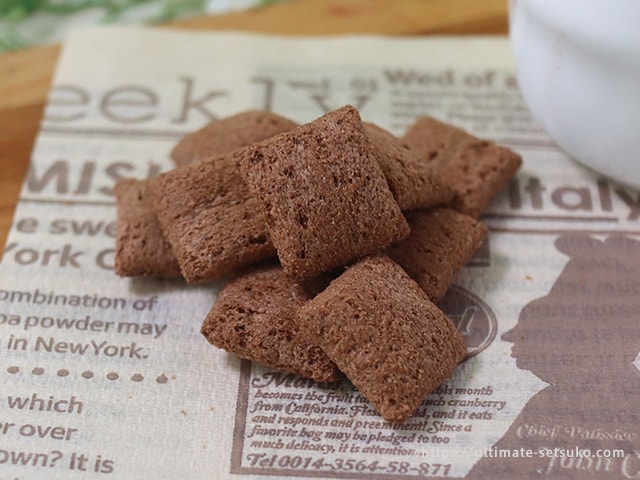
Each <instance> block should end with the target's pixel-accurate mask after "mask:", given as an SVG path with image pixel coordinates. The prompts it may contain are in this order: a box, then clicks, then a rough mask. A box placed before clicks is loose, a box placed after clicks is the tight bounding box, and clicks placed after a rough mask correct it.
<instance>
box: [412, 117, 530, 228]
mask: <svg viewBox="0 0 640 480" xmlns="http://www.w3.org/2000/svg"><path fill="white" fill-rule="evenodd" d="M403 140H404V142H405V143H406V144H407V145H408V146H409V148H410V149H411V150H412V151H413V152H414V155H415V156H416V158H417V159H418V160H419V161H422V162H424V163H426V164H428V165H431V166H433V167H434V168H436V169H437V170H438V171H439V172H440V174H441V175H442V176H443V177H444V179H445V181H446V182H447V183H448V184H449V185H450V186H451V187H452V188H453V190H454V192H455V197H454V200H453V204H452V206H453V208H455V209H456V210H458V211H459V212H461V213H466V214H468V215H471V216H472V217H478V216H480V213H481V212H482V211H483V210H484V209H485V208H486V207H487V206H488V205H489V203H490V202H491V200H492V199H493V197H494V196H495V195H496V194H497V193H498V192H499V191H500V190H502V189H503V188H504V187H505V186H506V185H507V183H508V182H509V180H510V179H511V178H512V177H513V176H514V175H515V173H516V171H517V170H518V168H520V165H521V164H522V158H521V157H520V155H518V154H517V153H515V152H513V151H511V150H509V149H508V148H505V147H502V146H500V145H497V144H495V143H493V142H489V141H487V140H481V139H479V138H476V137H474V136H473V135H470V134H469V133H467V132H465V131H463V130H461V129H459V128H456V127H454V126H452V125H448V124H446V123H443V122H440V121H438V120H436V119H435V118H431V117H421V118H419V119H418V120H416V122H415V123H414V124H413V125H411V126H410V127H409V129H408V130H407V131H406V132H405V135H404V137H403Z"/></svg>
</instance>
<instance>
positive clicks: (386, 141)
mask: <svg viewBox="0 0 640 480" xmlns="http://www.w3.org/2000/svg"><path fill="white" fill-rule="evenodd" d="M363 126H364V131H365V133H366V134H367V137H369V140H370V141H371V144H372V146H373V149H374V154H375V156H376V159H377V160H378V164H379V165H380V167H381V168H382V173H384V176H385V178H386V179H387V184H388V185H389V189H390V190H391V193H393V196H394V198H395V199H396V202H398V205H399V206H400V209H401V210H413V209H416V208H427V207H431V206H434V205H444V204H448V203H450V202H451V200H452V199H453V190H452V189H451V188H450V187H449V185H447V184H446V183H445V181H444V179H443V178H442V176H441V175H440V173H438V171H437V170H436V169H435V168H433V167H432V166H431V165H427V164H426V163H425V162H418V161H416V160H415V158H414V156H413V155H412V152H411V151H410V150H409V148H408V147H407V146H406V145H405V144H403V143H402V141H401V140H400V139H399V138H397V137H396V136H395V135H393V134H392V133H391V132H389V131H387V130H385V129H383V128H381V127H379V126H377V125H375V124H373V123H369V122H363Z"/></svg>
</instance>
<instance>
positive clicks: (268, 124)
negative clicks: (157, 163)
mask: <svg viewBox="0 0 640 480" xmlns="http://www.w3.org/2000/svg"><path fill="white" fill-rule="evenodd" d="M297 125H298V124H297V123H295V122H293V121H291V120H289V119H288V118H284V117H282V116H280V115H276V114H275V113H271V112H267V111H264V110H248V111H246V112H241V113H238V114H236V115H232V116H230V117H226V118H221V119H220V120H214V121H212V122H209V123H208V124H206V125H205V126H204V127H202V128H200V129H199V130H196V131H195V132H192V133H189V134H187V135H185V136H184V137H182V139H181V140H180V141H179V142H178V143H177V144H176V146H175V147H174V148H173V150H172V151H171V158H172V159H173V161H174V162H175V164H176V165H178V166H182V165H186V164H188V163H192V162H199V161H201V160H206V159H208V158H211V157H217V156H219V155H222V154H224V153H228V152H231V151H233V150H235V149H237V148H240V147H244V146H246V145H250V144H252V143H254V142H258V141H260V140H264V139H265V138H269V137H271V136H272V135H275V134H276V133H280V132H286V131H287V130H291V129H292V128H294V127H296V126H297Z"/></svg>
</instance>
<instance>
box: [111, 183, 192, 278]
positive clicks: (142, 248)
mask: <svg viewBox="0 0 640 480" xmlns="http://www.w3.org/2000/svg"><path fill="white" fill-rule="evenodd" d="M113 193H114V195H115V197H116V207H117V211H118V216H117V223H116V253H115V271H116V274H118V275H120V276H123V277H134V276H154V277H167V278H171V277H179V276H180V268H179V266H178V261H177V260H176V257H175V255H174V254H173V250H172V249H171V244H170V243H169V241H168V240H167V239H166V238H165V236H164V235H163V234H162V229H161V228H160V223H158V219H157V218H156V215H155V213H154V212H153V209H152V208H151V202H150V200H149V195H148V193H147V187H146V182H145V181H144V180H134V179H125V180H120V181H119V182H117V183H116V185H115V187H114V189H113Z"/></svg>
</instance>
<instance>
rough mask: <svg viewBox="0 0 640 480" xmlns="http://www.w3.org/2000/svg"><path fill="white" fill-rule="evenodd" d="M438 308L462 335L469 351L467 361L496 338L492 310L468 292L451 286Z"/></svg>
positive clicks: (496, 324)
mask: <svg viewBox="0 0 640 480" xmlns="http://www.w3.org/2000/svg"><path fill="white" fill-rule="evenodd" d="M438 306H439V307H440V308H441V309H442V311H443V312H444V313H445V314H446V315H447V316H448V317H449V318H450V319H451V321H452V322H453V323H454V324H455V326H456V327H457V328H458V330H459V331H460V333H462V336H463V337H464V340H465V343H466V344H467V348H468V350H469V353H468V354H467V357H466V358H467V359H469V358H471V357H473V356H475V355H478V354H479V353H480V352H482V351H483V350H484V349H486V348H487V347H488V346H489V345H491V343H492V342H493V340H494V339H495V338H496V333H497V331H498V322H497V321H496V316H495V314H494V313H493V310H491V308H490V307H489V305H487V304H486V303H485V302H484V301H483V300H482V299H481V298H479V297H477V296H476V295H474V294H473V293H471V292H469V291H468V290H466V289H464V288H462V287H459V286H457V285H452V286H451V287H450V288H449V290H448V291H447V293H446V295H445V296H444V297H443V298H442V300H440V301H439V302H438Z"/></svg>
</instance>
